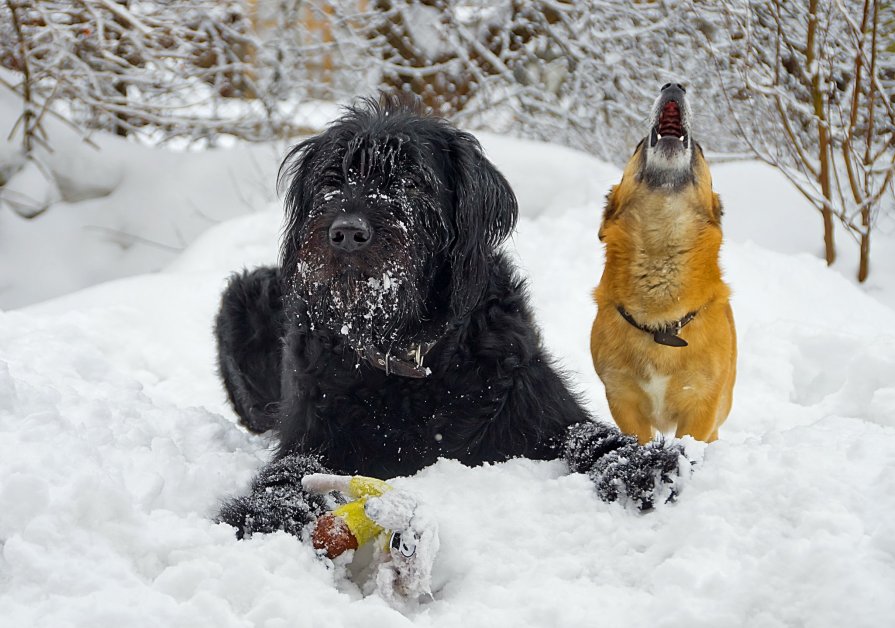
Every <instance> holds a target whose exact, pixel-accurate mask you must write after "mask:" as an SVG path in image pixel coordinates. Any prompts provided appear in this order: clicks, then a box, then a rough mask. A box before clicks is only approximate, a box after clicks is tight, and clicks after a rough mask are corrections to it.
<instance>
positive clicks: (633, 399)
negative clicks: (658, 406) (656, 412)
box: [606, 386, 653, 445]
mask: <svg viewBox="0 0 895 628" xmlns="http://www.w3.org/2000/svg"><path fill="white" fill-rule="evenodd" d="M606 399H607V400H608V401H609V410H610V412H612V418H613V419H615V423H616V425H618V429H620V430H621V431H622V432H624V433H625V434H630V435H632V436H636V437H637V441H638V442H639V443H640V444H641V445H645V444H646V443H648V442H650V441H651V440H652V439H653V426H652V423H650V420H649V412H650V401H649V398H648V397H647V396H646V395H645V394H644V393H643V392H642V391H641V390H640V389H639V388H634V387H629V386H622V387H620V389H619V390H610V389H609V388H608V387H607V388H606Z"/></svg>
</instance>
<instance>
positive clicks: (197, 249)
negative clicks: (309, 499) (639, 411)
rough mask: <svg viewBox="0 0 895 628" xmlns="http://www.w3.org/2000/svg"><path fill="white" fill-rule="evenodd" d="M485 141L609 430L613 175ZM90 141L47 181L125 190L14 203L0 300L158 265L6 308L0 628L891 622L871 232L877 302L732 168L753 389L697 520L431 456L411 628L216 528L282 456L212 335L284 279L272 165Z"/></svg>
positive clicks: (283, 549)
mask: <svg viewBox="0 0 895 628" xmlns="http://www.w3.org/2000/svg"><path fill="white" fill-rule="evenodd" d="M483 139H484V144H485V146H486V148H487V150H488V153H489V155H491V156H492V158H493V159H494V160H495V161H496V162H497V163H498V165H499V166H500V167H501V168H502V169H503V170H504V171H505V173H506V174H507V175H508V177H509V179H510V181H511V183H512V184H513V186H514V187H515V189H516V191H517V193H518V195H519V197H520V202H521V206H522V209H523V214H524V217H523V218H522V220H521V221H520V225H519V230H518V234H517V235H516V236H515V238H514V239H513V242H512V243H511V245H510V248H511V249H512V250H515V252H516V253H517V255H518V258H519V264H520V266H521V268H523V269H524V272H525V273H526V274H527V275H528V276H529V278H530V284H531V292H532V297H533V299H534V305H535V309H536V313H537V316H538V319H539V322H540V324H541V326H542V328H543V332H544V338H545V342H546V344H547V345H548V346H549V347H550V348H551V350H552V352H553V353H554V355H556V356H557V357H558V358H559V360H560V362H561V363H562V364H563V365H564V367H565V368H566V370H567V371H568V372H569V373H570V375H571V377H572V379H573V381H574V382H575V384H576V385H577V386H578V387H579V389H580V390H581V391H582V393H583V394H584V396H585V398H586V399H587V400H588V402H589V404H590V406H591V407H592V408H593V409H594V411H595V412H597V413H599V414H601V415H602V416H603V417H606V418H607V419H608V417H609V414H608V409H607V407H606V403H605V400H604V398H603V390H602V386H601V384H600V383H599V381H598V379H597V377H596V375H595V374H594V372H593V369H592V366H591V364H590V356H589V353H588V349H587V346H588V334H589V330H590V324H591V320H592V318H593V315H594V305H593V303H592V301H591V299H590V290H591V289H592V288H593V286H594V285H595V284H596V282H597V280H598V278H599V275H600V271H601V264H602V251H601V248H600V246H599V242H598V240H597V236H596V234H597V228H598V224H599V218H600V212H601V208H602V207H601V206H602V197H603V195H604V194H605V192H606V190H607V189H608V186H609V185H610V184H611V183H613V182H615V180H616V179H617V178H618V176H619V172H618V170H617V169H616V168H614V167H611V166H607V165H605V164H602V163H600V162H597V161H595V160H593V159H591V158H588V157H587V156H584V155H582V154H580V153H576V152H574V151H570V150H567V149H564V148H560V147H555V146H550V145H545V144H537V143H533V142H522V141H517V140H510V139H507V138H501V137H495V136H488V135H484V134H483ZM97 141H98V142H99V143H100V144H101V145H102V146H104V150H103V152H100V153H90V152H86V153H85V152H84V150H85V149H84V148H83V147H79V146H76V145H74V144H72V143H68V144H66V145H65V146H64V147H63V149H62V150H59V151H58V152H57V155H56V156H55V157H53V158H54V159H57V160H61V161H62V162H63V165H61V166H59V168H61V169H64V168H65V167H69V168H75V167H78V168H81V172H82V173H84V176H85V177H88V178H89V177H93V176H97V177H99V176H100V174H102V175H103V176H106V175H108V174H109V173H108V172H106V171H105V170H104V169H106V168H118V171H117V172H118V173H119V174H120V180H118V181H117V182H116V183H115V185H114V190H113V191H112V192H111V194H110V195H109V196H106V197H102V198H94V199H91V200H85V201H80V202H71V203H61V204H59V205H57V206H54V207H53V208H52V209H51V210H50V211H49V212H47V213H46V214H45V215H44V216H41V217H40V218H38V219H37V220H36V221H32V222H30V223H24V222H23V221H22V220H21V219H19V218H17V217H16V216H13V215H12V214H11V212H10V211H9V210H8V209H7V208H0V280H2V282H3V283H4V290H5V292H2V293H0V298H3V299H4V303H5V304H6V305H5V307H7V308H10V307H11V306H14V305H19V304H24V303H28V302H33V301H35V300H38V299H41V298H43V297H47V296H50V295H56V294H60V293H62V292H64V291H66V290H69V289H74V288H80V287H82V286H84V285H88V284H93V283H97V282H99V281H105V280H108V279H112V278H116V277H125V276H127V275H129V274H133V273H134V272H135V271H139V270H140V269H148V268H152V267H153V266H154V265H159V264H167V267H166V269H165V270H164V271H163V272H159V273H154V274H146V275H141V276H134V277H127V278H123V279H118V280H115V281H106V282H105V283H101V284H99V285H95V286H93V287H90V288H87V289H84V290H81V291H80V292H76V293H74V294H70V295H68V296H63V297H60V298H56V299H54V300H51V301H48V302H43V303H39V304H36V305H31V306H30V307H27V308H25V309H18V310H14V309H9V310H8V311H7V312H5V313H0V626H4V628H5V627H6V626H10V627H16V628H19V627H25V626H46V627H53V628H56V627H59V626H116V627H119V628H125V627H130V626H147V627H148V626H172V627H176V626H183V627H191V628H192V627H200V626H215V627H216V628H217V627H226V626H269V627H276V626H309V627H314V626H326V627H327V628H330V627H331V628H336V627H338V626H358V627H361V626H363V627H369V628H376V627H379V626H382V627H392V626H445V627H452V626H463V628H470V627H474V626H538V627H541V626H570V625H581V626H597V625H599V626H613V627H620V626H646V625H652V626H668V627H678V626H693V627H698V626H707V627H708V626H712V627H717V626H725V627H728V626H730V627H733V626H749V627H756V626H757V627H763V626H768V627H775V626H810V627H812V628H813V627H821V626H831V627H833V626H836V627H840V626H843V625H848V626H850V627H852V628H860V627H865V626H866V627H868V628H869V627H874V628H876V627H879V626H883V625H889V624H891V621H892V617H893V616H895V594H893V591H895V332H893V330H895V310H893V309H892V308H893V306H895V283H893V279H892V277H893V276H895V273H893V272H892V271H893V270H895V263H893V261H895V246H893V243H895V238H890V237H887V236H886V235H885V233H883V234H882V235H880V236H879V239H878V241H877V242H876V243H875V246H876V249H875V251H874V255H875V257H874V260H875V267H874V275H873V276H872V278H871V283H870V284H869V286H866V287H858V286H856V285H855V284H854V282H853V281H852V280H851V279H850V277H845V276H843V274H840V271H839V270H837V269H833V270H831V269H828V268H826V267H825V266H824V264H823V263H822V262H821V261H820V260H819V259H817V257H816V256H814V255H810V254H808V253H805V252H804V251H806V250H809V251H816V249H818V248H819V246H818V243H819V238H820V236H819V219H817V218H816V217H815V216H814V215H813V214H812V213H811V212H810V210H808V209H806V208H805V207H804V201H802V200H801V199H800V198H799V196H798V194H797V193H796V192H794V191H792V190H791V189H790V188H789V187H788V186H787V184H786V183H785V182H784V181H782V180H781V178H780V177H779V175H777V174H776V173H774V172H773V171H770V170H769V169H767V168H766V167H764V166H761V165H758V164H752V163H739V164H722V165H718V166H716V167H715V168H714V169H713V172H714V176H715V180H716V188H717V189H718V190H719V191H720V193H721V194H722V198H723V200H724V203H725V207H726V218H725V220H726V222H725V225H726V237H727V240H726V244H725V246H724V250H723V266H724V268H725V270H726V278H727V280H728V281H729V283H730V284H731V286H732V288H733V292H734V300H733V307H734V312H735V316H736V322H737V330H738V335H739V364H738V380H737V386H736V389H735V401H734V407H733V411H732V413H731V415H730V418H729V419H728V422H727V424H726V425H725V427H724V428H723V429H722V432H721V440H720V441H718V442H716V443H714V444H712V445H709V446H708V447H706V448H705V454H704V462H703V463H702V464H701V466H700V467H699V468H698V471H697V473H696V474H695V475H694V476H693V478H692V480H691V481H690V483H689V484H688V485H687V487H686V489H685V491H684V493H683V494H682V495H681V497H680V500H679V501H678V502H677V503H676V504H674V505H670V506H665V507H662V508H659V509H658V510H656V511H655V512H652V513H650V514H647V515H640V514H637V513H634V512H631V511H629V510H625V509H624V508H622V507H621V506H618V505H607V504H604V503H601V502H599V501H598V500H597V499H596V498H595V497H594V495H593V491H592V487H591V485H590V484H589V481H588V480H587V479H586V478H585V477H584V476H580V475H569V474H568V473H567V472H566V470H565V469H564V467H563V465H562V464H561V463H558V462H553V463H543V462H532V461H526V460H516V461H511V462H508V463H505V464H498V465H493V466H487V467H483V468H475V469H470V468H465V467H463V466H461V465H459V464H457V463H455V462H452V461H441V462H439V463H438V464H436V465H434V466H433V467H431V468H428V469H426V470H424V471H422V472H421V473H419V474H417V475H416V476H414V477H412V478H406V479H400V480H398V482H397V483H398V484H400V485H401V486H402V487H405V488H407V489H410V490H412V491H414V492H416V493H418V494H419V495H420V496H421V497H422V498H423V499H424V500H425V501H426V502H427V503H428V504H430V506H431V507H432V509H433V510H434V511H435V512H436V513H437V515H438V518H439V523H440V529H441V552H440V554H439V556H438V559H437V562H436V565H435V572H434V580H435V582H434V585H435V586H434V589H435V595H434V599H433V600H431V601H428V602H427V603H425V604H423V605H422V606H421V607H420V608H419V609H418V610H415V611H412V612H410V613H408V614H407V615H401V614H399V613H398V612H397V611H395V610H392V609H391V608H389V607H388V606H387V605H386V604H385V603H384V602H383V601H382V600H380V599H378V598H376V597H375V596H374V597H367V598H364V597H363V596H362V595H361V594H360V592H359V589H358V588H357V586H355V585H354V584H352V583H351V582H350V581H348V580H347V579H346V578H345V577H344V574H343V573H342V572H340V571H338V570H335V571H334V570H332V569H329V568H327V566H326V565H325V564H324V563H323V562H321V561H320V560H318V559H317V558H316V557H315V556H314V555H313V552H312V551H311V550H310V549H309V548H308V547H307V546H304V545H302V544H301V543H300V542H299V541H297V540H296V539H295V538H293V537H289V536H287V535H284V534H272V535H267V536H258V537H255V538H253V539H252V540H250V541H240V542H237V541H236V540H235V538H234V537H233V534H232V531H231V530H230V529H229V528H227V527H225V526H220V525H215V524H214V523H212V522H211V520H210V517H212V516H213V515H214V513H215V511H216V509H217V507H218V504H219V503H220V500H221V499H223V498H225V497H226V496H228V495H232V494H234V493H236V492H238V491H240V490H242V489H243V488H244V487H245V486H246V484H247V482H248V481H249V480H250V478H251V476H252V475H253V473H254V470H255V469H256V468H257V467H258V465H260V464H261V463H262V462H263V461H264V460H265V459H266V458H267V456H268V455H269V446H270V443H268V442H267V441H265V440H264V439H263V438H261V437H256V436H250V435H249V434H247V433H246V432H245V431H244V430H242V429H240V428H239V427H238V426H237V425H236V423H235V417H234V415H233V413H232V411H231V410H230V409H229V408H228V406H227V405H226V402H225V397H224V392H223V390H222V388H221V386H220V384H219V383H218V379H217V376H216V374H215V372H214V346H213V340H212V336H211V321H212V318H213V315H214V312H215V308H216V305H217V303H216V302H217V298H218V295H219V293H220V291H221V289H222V287H223V285H224V282H225V281H226V277H227V275H228V274H229V273H230V272H232V271H234V270H237V269H239V268H241V267H243V266H253V265H256V264H261V263H270V262H272V261H274V259H275V257H276V240H277V237H278V232H279V228H280V225H279V210H278V204H277V202H276V200H275V196H274V192H273V177H274V172H275V169H276V166H277V155H278V153H279V147H257V148H254V149H246V148H240V149H238V150H229V151H218V152H209V153H198V154H194V153H170V152H166V151H161V150H158V149H155V150H152V149H148V148H141V147H137V146H132V145H129V144H126V143H122V142H119V141H118V140H116V139H114V138H107V137H101V138H97ZM86 150H87V151H90V150H92V149H86ZM91 154H92V155H93V157H92V159H93V160H94V162H92V163H93V166H92V167H91V166H90V163H88V161H85V160H88V159H91V157H89V155H91ZM85 155H86V156H85ZM66 164H67V165H66ZM97 169H99V170H97ZM113 174H114V173H113ZM116 176H118V175H116ZM85 225H92V226H93V227H94V228H92V229H84V226H85ZM210 225H211V226H210ZM209 226H210V228H208V227H209ZM122 233H124V234H127V235H122ZM113 234H117V235H116V237H115V238H113V237H112V236H113ZM200 234H201V235H200ZM146 242H153V243H154V244H146ZM190 242H191V244H189V246H187V247H186V249H185V250H184V251H183V252H182V253H180V252H175V251H171V250H168V248H165V247H160V246H158V245H159V244H165V245H167V246H169V247H172V248H182V247H184V246H185V243H190ZM846 247H847V243H845V242H842V247H841V248H842V249H843V251H844V250H845V249H846ZM844 257H847V255H844ZM851 261H852V260H849V259H845V260H844V263H843V264H841V267H842V269H843V270H842V271H841V272H844V273H846V274H847V275H849V276H850V275H851V274H853V267H851V268H849V267H848V265H849V264H850V263H851ZM23 277H24V278H25V279H24V280H23V279H22V278H23ZM53 282H55V283H53Z"/></svg>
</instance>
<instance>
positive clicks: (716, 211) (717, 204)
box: [712, 194, 724, 224]
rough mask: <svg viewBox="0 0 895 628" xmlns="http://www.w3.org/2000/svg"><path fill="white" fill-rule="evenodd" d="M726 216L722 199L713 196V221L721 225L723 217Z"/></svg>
mask: <svg viewBox="0 0 895 628" xmlns="http://www.w3.org/2000/svg"><path fill="white" fill-rule="evenodd" d="M723 215H724V207H723V206H722V205H721V197H720V196H718V195H717V194H712V220H713V221H714V222H716V223H718V224H721V216H723Z"/></svg>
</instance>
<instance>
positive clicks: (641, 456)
mask: <svg viewBox="0 0 895 628" xmlns="http://www.w3.org/2000/svg"><path fill="white" fill-rule="evenodd" d="M564 453H565V458H566V462H567V463H568V465H569V468H570V469H571V470H572V471H575V472H581V473H586V474H587V475H588V476H589V477H590V478H591V479H592V480H593V482H594V485H595V486H596V489H597V495H598V496H599V497H600V499H602V500H603V501H605V502H614V501H621V502H623V503H624V502H631V503H633V504H634V505H635V506H637V508H639V509H640V510H650V509H651V508H653V506H655V505H656V504H662V503H666V502H669V501H674V499H675V497H676V496H677V494H678V492H679V491H680V488H681V485H682V483H683V481H684V480H685V479H686V478H687V477H689V475H690V469H691V463H690V460H689V459H688V458H687V456H686V454H685V453H684V449H683V447H681V446H680V445H679V444H677V443H667V442H665V441H663V440H660V441H653V442H650V443H647V444H646V445H639V444H638V443H637V439H636V438H634V437H633V436H628V435H627V434H622V433H621V432H620V431H619V430H618V429H616V428H615V427H612V426H609V425H606V424H602V423H579V424H577V425H573V426H572V427H571V428H569V433H568V438H567V440H566V444H565V451H564Z"/></svg>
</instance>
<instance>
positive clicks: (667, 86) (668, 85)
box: [661, 83, 687, 94]
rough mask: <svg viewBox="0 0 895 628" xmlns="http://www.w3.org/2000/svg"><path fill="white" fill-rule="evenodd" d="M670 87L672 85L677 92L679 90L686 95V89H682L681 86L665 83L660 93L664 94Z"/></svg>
mask: <svg viewBox="0 0 895 628" xmlns="http://www.w3.org/2000/svg"><path fill="white" fill-rule="evenodd" d="M672 85H673V86H674V87H677V88H678V89H679V90H681V91H682V92H684V93H685V94H686V93H687V90H686V89H685V88H684V86H683V85H681V84H680V83H665V85H663V86H662V90H661V91H663V92H664V91H665V90H666V89H668V88H669V87H671V86H672Z"/></svg>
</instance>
